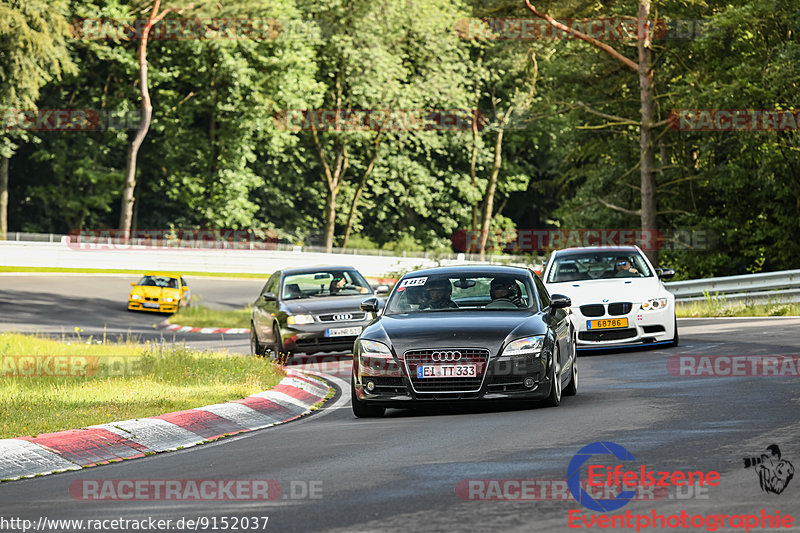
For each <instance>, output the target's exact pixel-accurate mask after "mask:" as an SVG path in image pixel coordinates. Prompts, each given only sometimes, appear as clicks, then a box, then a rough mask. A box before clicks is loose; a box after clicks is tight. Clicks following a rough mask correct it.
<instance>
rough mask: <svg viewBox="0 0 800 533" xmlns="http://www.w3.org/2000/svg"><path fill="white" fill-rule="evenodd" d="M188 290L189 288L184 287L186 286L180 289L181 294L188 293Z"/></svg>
mask: <svg viewBox="0 0 800 533" xmlns="http://www.w3.org/2000/svg"><path fill="white" fill-rule="evenodd" d="M188 290H189V287H188V286H186V285H184V286H183V287H181V292H186V291H188Z"/></svg>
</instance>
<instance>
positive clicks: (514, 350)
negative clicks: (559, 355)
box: [503, 335, 544, 355]
mask: <svg viewBox="0 0 800 533" xmlns="http://www.w3.org/2000/svg"><path fill="white" fill-rule="evenodd" d="M543 343H544V335H534V336H533V337H525V338H524V339H517V340H515V341H512V342H510V343H508V346H506V347H505V349H504V350H503V355H539V354H540V353H542V344H543Z"/></svg>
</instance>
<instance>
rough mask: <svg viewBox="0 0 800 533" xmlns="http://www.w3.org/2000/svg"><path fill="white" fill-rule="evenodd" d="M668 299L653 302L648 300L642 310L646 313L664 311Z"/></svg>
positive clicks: (657, 299)
mask: <svg viewBox="0 0 800 533" xmlns="http://www.w3.org/2000/svg"><path fill="white" fill-rule="evenodd" d="M667 301H668V300H667V299H666V298H653V299H652V300H647V301H646V302H642V309H643V310H644V311H652V310H656V309H664V308H665V307H667Z"/></svg>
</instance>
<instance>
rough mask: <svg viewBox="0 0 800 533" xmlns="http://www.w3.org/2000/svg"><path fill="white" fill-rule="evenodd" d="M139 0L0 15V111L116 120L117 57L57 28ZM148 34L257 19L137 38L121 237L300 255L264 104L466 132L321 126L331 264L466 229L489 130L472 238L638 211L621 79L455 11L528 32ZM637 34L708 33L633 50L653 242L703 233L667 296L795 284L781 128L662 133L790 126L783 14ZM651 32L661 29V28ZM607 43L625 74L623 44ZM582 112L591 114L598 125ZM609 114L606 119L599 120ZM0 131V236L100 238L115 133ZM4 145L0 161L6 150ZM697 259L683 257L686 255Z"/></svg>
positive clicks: (797, 25) (315, 178)
mask: <svg viewBox="0 0 800 533" xmlns="http://www.w3.org/2000/svg"><path fill="white" fill-rule="evenodd" d="M148 6H149V2H142V1H139V0H90V1H84V0H71V1H69V2H67V1H64V0H59V1H53V2H45V1H44V0H31V1H25V2H22V1H12V0H0V52H2V53H0V67H2V68H0V102H2V106H0V107H32V106H34V105H36V106H38V107H40V108H43V109H59V108H77V109H97V110H113V111H117V112H123V113H124V112H127V111H136V110H137V109H138V102H139V96H138V90H137V85H136V84H137V80H138V78H137V72H138V67H137V62H136V44H137V42H136V41H134V40H118V41H117V40H110V39H109V40H91V39H85V38H84V39H79V38H69V37H68V32H67V25H68V22H69V21H72V20H75V19H79V18H90V19H97V18H116V19H121V18H122V19H124V18H136V17H140V18H141V17H142V16H144V13H146V9H147V7H148ZM537 7H539V8H540V9H544V10H546V11H548V13H550V14H551V15H553V16H555V17H557V18H606V17H620V16H635V15H636V7H637V2H636V1H635V0H620V1H617V2H605V3H599V2H584V1H581V0H565V1H563V2H549V3H542V4H541V5H539V3H537ZM162 8H181V9H183V10H184V11H183V12H181V13H177V12H173V13H170V14H169V15H168V16H167V17H168V19H173V18H181V17H196V18H212V17H216V18H230V19H233V18H247V17H258V18H275V19H278V20H280V21H281V33H280V35H279V36H278V37H277V38H275V39H263V40H256V39H235V40H233V39H230V40H224V39H222V40H220V39H215V40H158V39H155V40H152V41H151V42H150V43H149V45H148V60H149V71H150V91H151V95H152V99H153V106H154V115H153V122H152V126H151V130H150V132H149V134H148V136H147V138H146V140H145V142H144V145H143V146H142V149H141V151H140V154H139V165H138V169H139V178H138V179H139V181H138V183H139V185H138V187H137V190H136V198H137V203H136V215H135V223H136V225H137V226H138V227H140V228H166V227H233V228H239V227H248V228H269V229H272V230H275V231H276V232H277V234H278V235H280V237H281V239H282V241H284V242H287V243H295V244H301V243H302V244H306V245H314V244H321V243H322V242H323V240H324V235H323V229H324V223H323V220H325V216H324V215H325V213H324V211H325V205H326V196H327V195H328V192H329V191H328V189H329V186H328V184H327V182H326V180H325V178H324V171H323V164H322V158H321V156H320V152H319V150H318V149H317V147H316V145H315V142H314V139H313V136H312V135H311V134H310V132H308V131H294V130H292V129H286V128H284V127H282V126H281V125H280V124H279V123H278V122H276V120H274V117H275V116H276V113H278V114H279V113H280V112H281V111H282V110H303V109H326V108H327V109H330V108H335V107H337V106H339V107H340V108H343V109H479V110H480V111H481V112H482V113H483V114H484V115H485V116H486V117H487V119H488V124H486V125H485V127H483V128H482V129H481V130H480V131H479V132H478V135H477V145H476V146H477V152H476V164H475V178H474V179H473V178H472V176H471V172H470V167H471V159H472V148H473V142H474V139H473V135H472V132H471V131H469V130H466V131H442V132H438V131H410V132H408V131H395V130H386V131H383V132H382V133H381V134H380V136H378V135H377V133H376V132H375V131H327V132H321V133H320V135H319V141H320V145H321V147H322V154H323V155H324V156H325V157H326V158H327V160H328V162H333V161H335V158H336V155H337V154H343V153H344V152H345V151H346V153H347V169H346V171H345V172H344V175H343V178H342V182H341V184H339V185H338V191H337V197H336V202H335V228H334V229H335V233H336V237H337V239H336V240H335V241H334V243H335V244H339V245H341V244H342V237H343V234H344V230H345V226H346V224H347V223H348V218H349V214H350V208H351V205H352V204H353V201H354V199H355V198H356V195H357V193H358V191H359V187H360V182H361V178H362V176H364V174H365V172H366V170H367V168H368V166H369V162H370V161H371V160H373V158H374V168H373V169H372V171H371V173H370V174H369V175H368V176H367V178H366V179H365V180H364V186H363V190H362V191H361V193H360V197H359V199H358V201H357V202H356V204H355V209H354V211H353V227H352V235H351V237H350V241H349V242H348V247H349V248H369V249H375V248H384V249H387V250H392V251H397V252H402V251H415V250H423V249H424V250H429V251H430V250H447V249H450V237H451V235H452V234H453V232H455V231H456V230H459V229H471V227H472V224H473V209H474V208H476V207H478V206H479V205H480V204H481V202H482V201H483V198H484V195H485V192H486V188H487V183H488V176H489V174H490V170H491V167H492V164H493V161H494V143H495V141H496V138H497V126H498V124H497V123H498V120H499V117H501V116H502V115H503V113H505V111H507V110H508V109H509V108H510V107H512V106H513V110H514V112H513V113H512V115H511V120H510V124H509V125H508V127H507V128H506V130H505V132H504V139H503V147H502V156H503V164H502V167H501V169H500V173H499V175H498V181H497V191H496V193H495V197H494V200H495V205H494V210H493V217H492V220H491V228H492V229H497V230H500V229H513V228H522V229H545V228H552V227H561V228H613V229H622V228H636V227H638V226H639V224H640V217H639V214H638V212H637V210H638V209H639V204H640V191H639V189H638V187H639V185H640V181H639V167H638V164H639V158H640V147H639V129H638V124H637V121H638V120H639V116H640V102H639V86H638V80H637V77H636V74H635V73H634V72H633V71H631V70H630V69H627V68H624V67H621V66H620V64H619V62H617V61H616V60H614V59H613V58H611V57H609V56H608V55H607V54H606V53H605V52H603V51H601V50H598V49H597V48H595V47H593V46H591V45H589V44H587V43H585V42H582V41H578V40H571V39H555V40H547V39H543V40H532V41H517V40H506V39H488V40H478V39H464V38H461V37H462V36H460V35H459V33H458V32H457V31H456V29H457V26H458V23H459V21H462V20H463V19H466V18H469V17H487V18H521V17H526V18H527V17H531V16H532V15H531V13H530V12H529V11H528V10H527V9H526V8H525V6H524V3H523V2H508V1H499V0H415V1H411V0H399V1H396V2H388V3H381V2H374V1H368V0H358V1H344V0H333V1H330V2H324V3H319V2H316V1H311V0H268V1H266V2H264V1H261V0H245V1H242V2H235V3H234V2H225V3H221V2H212V1H210V0H209V1H201V2H194V3H193V4H192V6H191V7H190V5H189V3H188V2H184V1H182V0H181V1H179V0H164V3H163V5H162ZM653 9H654V11H653V16H654V18H658V19H663V20H666V21H668V22H671V21H676V20H699V19H705V20H706V21H707V22H708V23H709V24H708V28H709V30H708V31H709V34H708V35H707V36H703V35H699V36H696V37H697V38H691V39H690V38H670V39H661V40H655V41H654V43H653V54H654V75H655V76H654V77H655V87H656V103H657V106H656V107H657V120H659V121H661V122H660V123H659V125H658V129H657V132H656V138H657V142H658V148H657V150H656V152H657V157H656V166H657V175H656V181H657V204H658V216H657V221H658V226H659V228H661V229H662V230H666V231H676V230H686V231H695V232H703V233H704V235H706V236H707V237H710V239H706V241H707V242H703V243H700V244H699V246H697V245H695V246H694V247H690V248H684V247H681V246H676V247H675V248H674V249H666V250H663V251H662V253H661V257H660V260H661V266H666V267H672V268H675V269H676V271H677V277H676V279H686V278H693V277H703V276H712V275H725V274H742V273H747V272H759V271H769V270H778V269H788V268H797V257H798V256H800V240H798V239H797V237H796V236H797V235H798V234H800V164H798V157H797V154H798V152H800V138H798V135H800V134H798V132H797V131H788V132H769V131H767V132H752V131H742V132H700V131H698V132H686V131H678V130H674V129H671V128H669V126H668V125H667V124H666V123H665V122H664V121H665V119H666V118H667V117H668V116H669V113H670V112H671V111H673V110H680V109H704V108H711V109H796V107H797V105H798V102H797V95H798V94H800V39H799V38H798V36H800V5H798V4H797V2H795V1H792V0H770V1H768V2H764V1H759V0H742V1H741V2H734V3H731V2H728V1H722V0H686V1H681V2H671V1H670V2H666V1H665V2H654V3H653ZM671 27H673V28H674V26H671ZM606 42H607V43H608V44H610V45H611V46H613V47H614V48H615V49H617V50H619V51H620V53H622V54H623V55H625V56H626V57H629V58H631V59H632V60H634V61H635V60H637V51H636V47H635V42H634V41H633V40H624V39H623V40H610V41H606ZM598 113H600V114H603V115H605V116H600V115H599V114H598ZM608 117H619V118H621V119H624V120H618V119H616V118H613V119H612V118H608ZM135 126H136V122H135V120H134V121H133V123H132V124H131V128H129V129H108V130H98V131H92V132H85V133H55V132H30V133H27V134H25V135H21V134H17V133H15V134H14V135H13V136H12V135H11V134H10V133H8V132H6V133H4V134H3V135H0V155H3V154H5V155H10V154H11V153H12V151H13V150H14V149H16V150H17V153H16V154H15V156H14V157H13V159H11V165H10V167H11V168H10V175H11V180H10V198H11V202H10V204H9V217H10V220H9V227H10V229H11V230H12V231H14V230H26V231H43V232H47V231H56V232H66V231H69V230H70V229H77V228H81V227H83V228H86V227H95V228H96V227H112V226H115V224H116V220H118V217H119V213H118V212H117V210H118V205H119V194H120V192H121V187H122V183H121V173H122V170H123V169H124V168H125V157H126V147H127V144H128V142H129V138H130V136H131V135H132V128H135ZM17 146H19V148H17ZM695 244H697V243H695Z"/></svg>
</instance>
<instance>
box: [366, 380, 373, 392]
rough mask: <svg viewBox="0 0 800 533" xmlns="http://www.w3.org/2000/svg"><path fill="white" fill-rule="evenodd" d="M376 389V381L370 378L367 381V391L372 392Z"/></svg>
mask: <svg viewBox="0 0 800 533" xmlns="http://www.w3.org/2000/svg"><path fill="white" fill-rule="evenodd" d="M374 390H375V382H374V381H372V380H370V381H367V391H369V392H372V391H374Z"/></svg>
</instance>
